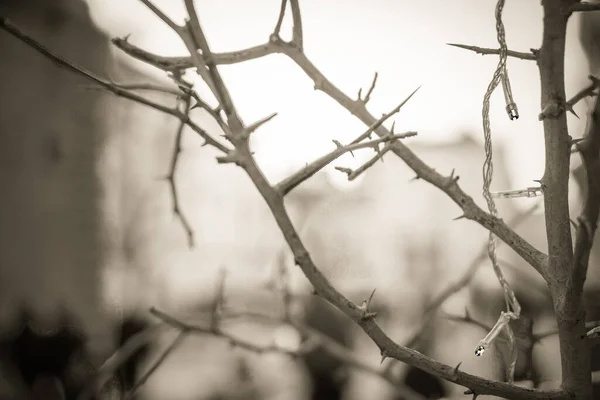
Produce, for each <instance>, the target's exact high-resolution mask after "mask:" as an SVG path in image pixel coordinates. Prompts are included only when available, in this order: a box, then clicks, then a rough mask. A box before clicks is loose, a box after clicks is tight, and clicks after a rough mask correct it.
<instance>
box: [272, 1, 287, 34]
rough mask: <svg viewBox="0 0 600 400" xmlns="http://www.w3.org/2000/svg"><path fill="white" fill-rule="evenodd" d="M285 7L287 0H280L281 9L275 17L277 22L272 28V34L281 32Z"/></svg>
mask: <svg viewBox="0 0 600 400" xmlns="http://www.w3.org/2000/svg"><path fill="white" fill-rule="evenodd" d="M286 7H287V0H281V9H280V10H279V16H278V17H277V24H275V29H274V30H273V35H276V36H279V33H280V32H281V25H282V24H283V18H284V17H285V9H286Z"/></svg>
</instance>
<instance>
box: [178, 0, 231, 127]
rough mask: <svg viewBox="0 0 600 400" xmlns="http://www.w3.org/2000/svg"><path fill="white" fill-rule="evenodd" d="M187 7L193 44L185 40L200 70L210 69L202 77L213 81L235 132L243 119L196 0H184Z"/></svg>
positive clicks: (217, 96) (216, 93)
mask: <svg viewBox="0 0 600 400" xmlns="http://www.w3.org/2000/svg"><path fill="white" fill-rule="evenodd" d="M184 1H185V8H186V10H187V12H188V14H189V17H190V19H189V21H188V23H187V28H188V31H189V34H190V36H191V39H192V42H193V46H191V44H190V43H189V41H187V40H185V38H183V37H182V39H184V41H185V42H186V45H187V46H188V50H189V51H190V53H191V54H192V58H193V59H194V60H196V66H197V67H198V71H199V72H201V71H204V72H205V69H204V66H205V65H206V68H207V69H208V75H209V76H205V74H203V73H201V76H202V78H203V79H204V80H205V81H206V83H207V84H209V85H210V84H211V83H212V85H213V86H212V87H211V88H212V89H213V93H214V94H215V97H216V98H217V100H219V104H220V105H221V107H222V108H223V110H224V111H225V115H227V123H228V125H229V127H230V129H231V130H232V132H233V133H235V132H236V131H238V130H239V128H241V127H242V126H243V124H242V121H241V119H240V117H239V115H238V113H237V111H236V109H235V107H234V105H233V100H232V99H231V96H230V94H229V91H228V90H227V87H226V86H225V82H224V81H223V78H222V77H221V74H220V73H219V71H218V70H217V66H216V64H215V61H214V59H213V57H212V52H211V51H210V47H209V46H208V42H207V41H206V37H205V35H204V32H203V31H202V27H201V26H200V21H199V20H198V14H197V13H196V8H195V6H194V0H184ZM197 50H201V51H202V56H200V55H199V54H198V51H197Z"/></svg>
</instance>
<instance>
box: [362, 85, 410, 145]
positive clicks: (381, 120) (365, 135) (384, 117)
mask: <svg viewBox="0 0 600 400" xmlns="http://www.w3.org/2000/svg"><path fill="white" fill-rule="evenodd" d="M419 89H421V86H419V87H418V88H416V89H415V90H413V92H412V93H411V94H409V95H408V97H406V98H405V99H404V100H402V102H401V103H400V104H398V105H397V106H396V107H395V108H394V109H393V110H392V111H390V112H389V113H387V114H383V115H382V116H381V118H379V119H378V120H377V121H375V122H374V123H373V124H371V125H370V126H369V129H367V130H366V131H365V133H363V134H362V135H360V136H359V137H357V138H356V139H354V140H353V141H352V144H354V143H358V142H362V141H363V140H365V139H366V138H370V137H371V134H372V133H373V132H374V131H375V130H376V129H377V128H379V127H380V126H382V125H383V123H384V122H385V121H387V120H388V119H389V118H390V117H391V116H392V115H394V114H396V113H398V112H400V109H401V108H402V106H404V105H405V104H406V103H407V102H408V100H410V99H411V97H413V96H414V94H415V93H417V91H418V90H419Z"/></svg>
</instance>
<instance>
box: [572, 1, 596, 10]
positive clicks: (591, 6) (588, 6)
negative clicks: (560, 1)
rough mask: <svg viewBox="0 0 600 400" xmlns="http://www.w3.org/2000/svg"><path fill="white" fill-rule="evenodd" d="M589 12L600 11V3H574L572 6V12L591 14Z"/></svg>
mask: <svg viewBox="0 0 600 400" xmlns="http://www.w3.org/2000/svg"><path fill="white" fill-rule="evenodd" d="M589 11H600V3H591V2H578V1H576V2H574V4H573V5H571V8H570V12H572V13H574V12H589Z"/></svg>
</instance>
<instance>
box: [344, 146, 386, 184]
mask: <svg viewBox="0 0 600 400" xmlns="http://www.w3.org/2000/svg"><path fill="white" fill-rule="evenodd" d="M391 149H392V146H391V144H389V143H388V144H386V145H385V146H384V147H383V149H381V150H376V151H377V154H376V155H374V156H373V157H371V158H370V159H369V160H367V161H366V162H365V163H364V164H362V165H361V166H359V167H358V168H356V169H354V170H353V169H350V168H344V167H335V169H337V170H338V171H340V172H343V173H345V174H346V176H347V177H348V180H349V181H353V180H355V179H356V178H358V177H359V176H360V175H361V174H363V173H364V172H365V171H366V170H368V169H369V168H371V167H372V166H373V165H375V163H376V162H377V161H379V160H381V161H382V162H383V156H384V155H386V154H387V153H388V152H389V151H390V150H391Z"/></svg>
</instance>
